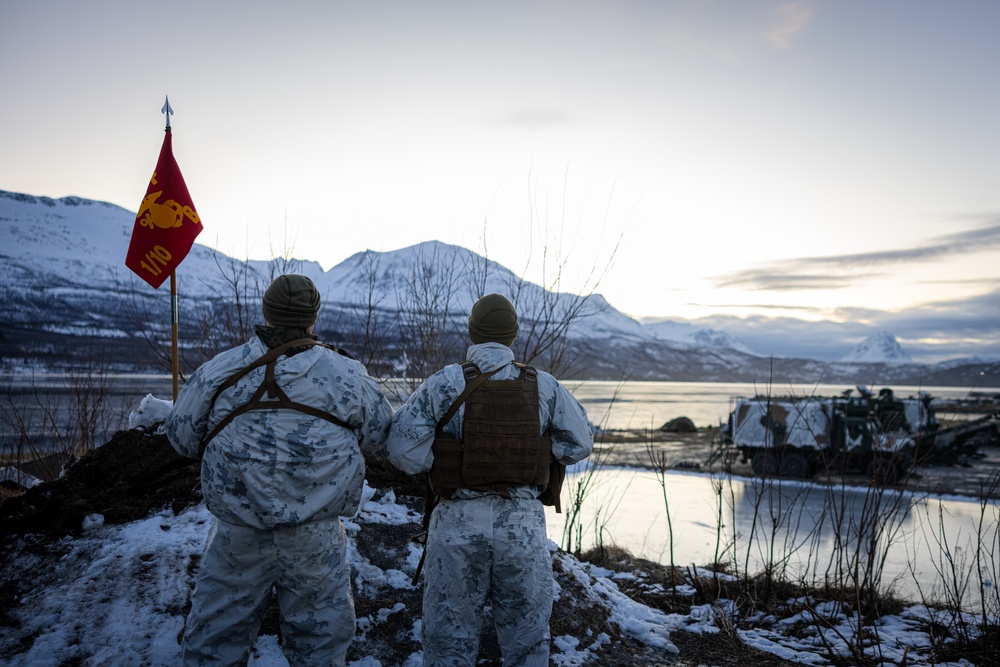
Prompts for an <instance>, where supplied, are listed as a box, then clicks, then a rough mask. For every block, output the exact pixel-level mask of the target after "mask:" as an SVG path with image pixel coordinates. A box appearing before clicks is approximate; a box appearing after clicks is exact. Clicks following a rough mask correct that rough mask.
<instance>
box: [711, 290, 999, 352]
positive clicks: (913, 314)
mask: <svg viewBox="0 0 1000 667" xmlns="http://www.w3.org/2000/svg"><path fill="white" fill-rule="evenodd" d="M833 316H834V318H835V319H830V320H820V321H815V320H805V319H799V318H797V317H768V316H766V315H754V316H751V317H736V316H732V315H714V316H711V317H706V318H701V319H698V320H695V321H694V322H693V323H694V324H697V325H698V326H705V327H710V328H713V329H717V330H720V331H725V332H726V333H728V334H730V335H733V336H736V337H737V338H739V339H740V340H742V341H743V342H744V343H746V344H747V345H748V346H749V347H750V349H752V350H754V351H755V352H756V353H758V354H763V355H770V354H773V355H775V356H780V357H800V358H807V359H819V360H822V361H836V360H837V359H840V358H842V357H843V356H844V355H846V354H847V353H848V352H850V351H851V350H852V349H853V348H854V347H855V346H856V345H857V344H858V343H859V342H861V341H862V340H864V339H865V338H867V337H868V336H870V335H872V334H874V333H875V332H877V331H890V332H892V334H893V335H894V336H896V338H897V340H899V342H900V344H901V345H902V346H903V349H904V350H906V352H907V353H909V354H910V355H911V356H912V357H913V359H914V360H915V361H919V362H923V363H936V362H938V361H944V360H946V359H957V358H962V357H1000V286H998V285H994V286H993V289H992V290H990V291H989V292H986V293H984V294H980V295H977V296H974V297H970V298H967V299H959V300H951V301H934V302H928V303H926V304H923V305H921V306H918V307H915V308H908V309H907V310H905V311H900V312H890V311H883V310H875V309H871V308H849V307H848V308H839V309H837V310H836V311H835V312H834V313H833Z"/></svg>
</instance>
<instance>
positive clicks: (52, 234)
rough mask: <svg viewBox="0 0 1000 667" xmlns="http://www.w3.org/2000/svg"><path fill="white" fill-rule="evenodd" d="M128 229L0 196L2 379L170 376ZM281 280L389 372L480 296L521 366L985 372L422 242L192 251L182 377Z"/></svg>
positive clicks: (417, 371) (756, 372)
mask: <svg viewBox="0 0 1000 667" xmlns="http://www.w3.org/2000/svg"><path fill="white" fill-rule="evenodd" d="M134 221H135V214H134V213H132V212H130V211H127V210H125V209H124V208H121V207H120V206H116V205H113V204H109V203H105V202H97V201H92V200H88V199H83V198H80V197H64V198H62V199H51V198H48V197H36V196H31V195H24V194H18V193H11V192H5V191H0V299H2V302H3V303H4V304H5V307H4V308H3V310H2V312H0V360H2V367H3V369H11V368H25V367H27V366H31V367H32V368H40V369H45V368H65V367H70V366H79V365H81V364H94V363H102V364H107V365H108V368H109V369H111V370H118V371H135V370H156V371H164V370H168V369H169V363H168V362H165V360H169V352H168V350H169V340H170V315H169V313H170V304H169V289H168V288H167V287H166V286H164V287H162V288H161V289H159V290H153V289H152V288H150V287H149V286H148V285H146V283H144V282H143V281H142V280H139V279H138V278H137V277H136V276H135V275H134V274H132V272H131V271H129V270H128V269H127V268H125V266H124V258H125V255H126V252H127V249H128V244H129V238H130V236H131V232H132V227H133V225H134ZM288 272H295V273H302V274H305V275H308V276H309V277H310V278H312V279H313V280H314V281H315V283H316V285H317V287H318V288H319V290H320V292H321V293H322V294H323V304H324V305H323V310H322V311H321V313H320V320H319V323H318V326H317V331H318V333H319V334H320V336H321V337H322V338H323V339H324V340H327V341H330V342H334V343H336V344H338V345H341V346H342V347H344V348H345V349H347V350H348V351H349V352H351V353H352V354H353V355H354V356H356V357H358V358H359V359H361V360H362V361H363V362H364V363H366V365H368V366H369V370H371V371H372V372H373V373H375V374H378V375H382V376H387V377H388V376H398V375H404V376H410V377H422V376H424V375H425V374H426V373H429V372H433V370H435V368H436V367H439V366H440V365H443V364H444V363H450V362H454V361H458V360H460V359H461V358H462V356H463V355H464V350H465V346H466V345H467V338H466V321H467V317H468V312H469V309H470V307H471V305H472V303H473V302H474V301H475V299H476V298H478V296H480V295H482V294H485V293H488V292H500V293H503V294H505V295H507V296H509V297H510V298H511V299H512V301H513V302H514V303H515V305H516V306H517V308H518V312H519V315H520V317H521V334H520V335H519V337H518V340H517V342H516V344H515V347H516V349H515V352H516V353H517V354H518V356H519V357H520V358H522V359H529V360H531V362H532V363H535V364H537V365H539V366H541V367H544V368H549V369H550V370H553V371H554V372H556V373H557V374H558V375H559V376H560V377H564V378H574V379H595V380H597V379H599V380H616V381H617V380H623V379H632V380H677V381H734V382H758V381H780V382H806V383H812V382H816V381H817V380H818V379H819V378H822V379H823V381H825V382H838V381H843V382H849V383H856V382H859V381H860V382H866V383H867V382H871V381H872V380H873V376H877V378H878V379H880V380H882V381H885V382H897V383H901V382H913V383H919V384H924V385H927V384H970V377H971V374H972V373H973V372H975V375H976V376H978V373H979V371H980V369H981V368H982V365H981V364H979V365H975V364H963V363H961V362H952V363H950V364H948V365H939V366H935V367H928V366H924V365H921V364H913V363H910V362H909V359H908V357H907V356H906V355H905V353H902V352H901V351H900V350H898V343H896V342H895V340H894V339H892V337H891V335H889V339H890V342H884V341H883V339H882V338H879V337H876V340H875V341H874V342H873V344H870V345H868V347H866V349H865V351H863V352H862V351H858V352H856V353H855V354H852V355H849V356H848V357H847V358H845V360H844V361H843V362H841V363H837V364H833V365H831V364H829V363H827V362H821V361H815V360H809V359H792V358H778V357H774V358H772V357H767V356H761V355H757V354H754V352H753V351H752V350H751V349H750V348H749V347H748V346H747V345H746V344H744V343H743V342H742V341H740V340H739V339H737V338H735V337H733V336H731V335H729V334H728V333H726V332H725V331H720V330H717V329H711V328H704V327H698V326H697V325H694V324H690V323H685V322H678V321H670V320H665V319H663V318H656V319H652V320H646V321H645V322H642V323H640V322H638V321H636V320H635V319H633V318H631V317H628V316H627V315H624V314H623V313H621V312H619V311H618V310H616V309H615V308H614V307H613V306H612V305H611V304H609V303H608V302H607V301H606V300H605V299H604V298H603V297H602V296H600V295H598V294H594V295H589V296H579V295H574V294H567V293H555V292H550V291H548V290H546V289H544V288H543V287H541V286H539V285H536V284H533V283H530V282H528V281H526V280H523V279H522V278H521V277H520V276H518V275H516V274H514V273H513V272H511V271H510V270H509V269H507V268H505V267H503V266H501V265H500V264H497V263H496V262H494V261H492V260H490V259H488V258H486V257H482V256H480V255H478V254H476V253H474V252H472V251H469V250H467V249H465V248H460V247H457V246H452V245H448V244H445V243H441V242H438V241H428V242H426V243H421V244H418V245H415V246H411V247H408V248H402V249H399V250H394V251H390V252H375V251H370V250H367V251H363V252H358V253H356V254H354V255H352V256H351V257H349V258H347V259H346V260H344V261H343V262H341V263H340V264H338V265H337V266H334V267H333V268H331V269H329V270H326V271H324V270H323V268H322V267H321V266H320V265H319V264H318V263H317V262H313V261H305V260H297V259H289V260H281V259H278V260H275V261H271V262H264V261H242V260H239V259H236V258H232V257H228V256H226V255H225V254H223V253H220V252H218V251H216V250H213V249H211V248H208V247H205V246H202V245H199V244H197V243H196V244H195V245H194V247H193V248H192V250H191V252H190V254H189V255H188V257H187V259H185V261H184V263H183V264H182V265H181V266H180V268H179V269H178V271H177V281H178V291H179V294H180V305H179V309H180V329H181V337H180V339H181V347H182V354H181V356H182V370H183V369H187V370H190V369H191V368H193V367H195V366H197V365H198V364H199V363H201V362H202V361H204V360H205V359H206V358H207V357H208V356H210V355H211V354H213V353H214V352H216V351H218V350H220V349H224V348H226V347H230V346H232V345H234V344H237V343H239V342H242V341H243V340H245V339H246V337H247V336H248V335H250V333H251V331H252V325H253V324H254V323H255V322H258V321H259V318H260V310H259V303H260V296H261V294H262V292H263V289H265V288H266V286H267V284H269V283H270V280H271V279H272V278H273V277H274V276H275V275H277V274H279V273H288ZM893 346H895V348H896V349H894V348H893ZM418 348H419V349H418ZM994 363H995V362H994ZM872 368H875V369H876V370H874V371H873V370H872ZM967 376H968V377H967ZM971 384H974V382H973V383H971Z"/></svg>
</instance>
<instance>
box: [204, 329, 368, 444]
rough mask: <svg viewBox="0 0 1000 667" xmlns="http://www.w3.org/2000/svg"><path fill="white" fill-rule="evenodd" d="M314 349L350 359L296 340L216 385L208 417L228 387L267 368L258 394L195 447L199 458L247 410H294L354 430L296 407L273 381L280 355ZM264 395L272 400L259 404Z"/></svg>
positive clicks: (310, 341) (325, 414)
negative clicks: (303, 349) (260, 369)
mask: <svg viewBox="0 0 1000 667" xmlns="http://www.w3.org/2000/svg"><path fill="white" fill-rule="evenodd" d="M316 345H319V346H322V347H325V348H327V349H329V350H333V351H334V352H336V353H338V354H341V355H343V356H346V357H348V358H350V355H348V354H346V353H345V352H343V351H342V350H340V349H339V348H335V347H333V346H331V345H327V344H326V343H321V342H320V341H318V340H315V339H313V338H298V339H296V340H293V341H289V342H287V343H284V344H282V345H279V346H278V347H275V348H272V349H270V350H268V351H267V352H265V353H264V354H262V355H261V356H259V357H257V358H256V359H254V360H253V361H252V362H251V363H249V364H248V365H246V366H245V367H243V368H241V369H240V370H239V371H237V372H236V373H234V374H233V375H231V376H230V377H229V378H227V379H226V381H225V382H223V383H222V384H221V385H219V388H218V389H217V390H216V391H215V394H214V395H213V396H212V400H211V402H210V403H209V407H208V411H209V413H211V411H212V408H213V406H214V405H215V401H216V400H217V399H218V398H219V396H220V395H221V394H222V392H223V391H225V390H226V389H228V388H229V387H232V386H233V385H234V384H236V383H237V382H238V381H239V380H240V378H242V377H243V376H245V375H246V374H247V373H249V372H251V371H252V370H254V369H255V368H260V367H261V366H266V369H265V372H264V381H263V382H261V383H260V386H259V387H257V390H256V391H255V392H254V393H253V395H252V396H251V397H250V400H248V401H247V402H246V403H244V404H243V405H241V406H239V407H238V408H236V409H235V410H233V411H232V412H230V413H229V414H228V415H226V416H225V417H224V418H223V419H222V420H221V421H220V422H219V423H218V424H216V425H215V428H213V429H212V432H211V433H209V434H208V435H206V436H205V438H204V439H202V441H201V443H200V444H199V445H198V452H199V454H201V455H204V453H205V448H206V447H207V446H208V443H209V442H210V441H211V440H212V439H213V438H215V436H217V435H218V434H219V433H220V432H221V431H222V429H224V428H226V427H227V426H229V424H230V423H231V422H232V421H233V420H234V419H236V418H237V417H239V416H240V415H242V414H243V413H245V412H249V411H250V410H264V409H269V408H287V409H290V410H297V411H299V412H303V413H305V414H307V415H310V416H312V417H316V418H318V419H323V420H325V421H328V422H331V423H333V424H336V425H337V426H341V427H343V428H346V429H351V428H353V427H352V426H351V425H350V424H348V423H347V422H345V421H343V420H341V419H339V418H338V417H336V416H334V415H332V414H330V413H329V412H325V411H323V410H320V409H318V408H314V407H312V406H310V405H305V404H303V403H296V402H295V401H292V400H291V399H290V398H289V397H288V395H287V394H286V393H285V392H284V390H282V389H281V387H279V386H278V383H277V382H276V381H275V379H274V366H275V364H276V363H277V361H278V359H279V358H280V357H281V356H282V355H283V354H285V353H286V352H288V350H289V349H290V348H293V347H313V346H316ZM265 393H266V394H267V396H268V398H269V399H271V400H267V401H265V400H262V399H263V397H264V394H265Z"/></svg>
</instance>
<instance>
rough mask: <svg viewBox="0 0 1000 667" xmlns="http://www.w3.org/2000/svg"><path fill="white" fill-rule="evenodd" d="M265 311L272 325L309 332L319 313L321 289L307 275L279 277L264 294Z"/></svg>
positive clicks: (265, 315) (265, 316)
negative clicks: (307, 330)
mask: <svg viewBox="0 0 1000 667" xmlns="http://www.w3.org/2000/svg"><path fill="white" fill-rule="evenodd" d="M263 311H264V321H265V322H267V323H268V324H270V325H272V326H286V327H294V328H297V329H308V328H309V327H311V326H312V325H313V324H316V317H317V315H318V314H319V290H317V289H316V285H314V284H313V281H311V280H309V279H308V278H306V277H305V276H300V275H296V274H288V275H284V276H278V277H277V278H275V279H274V282H272V283H271V285H270V287H268V288H267V291H266V292H264V302H263Z"/></svg>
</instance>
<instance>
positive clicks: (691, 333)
mask: <svg viewBox="0 0 1000 667" xmlns="http://www.w3.org/2000/svg"><path fill="white" fill-rule="evenodd" d="M641 322H642V325H643V328H644V329H646V330H647V331H648V332H650V333H651V334H652V335H653V337H654V338H656V339H657V340H662V341H669V342H672V343H676V344H678V345H685V346H689V347H693V348H697V347H717V348H724V349H729V350H737V351H739V352H743V353H745V354H750V355H753V354H755V352H754V351H753V350H751V349H750V347H749V346H748V345H747V344H746V343H744V342H743V341H742V340H740V339H739V338H737V337H736V336H731V335H730V334H728V333H726V332H725V331H718V330H717V329H708V328H704V327H698V326H695V325H693V324H689V323H687V322H676V321H674V320H665V319H662V318H644V319H642V320H641Z"/></svg>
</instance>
